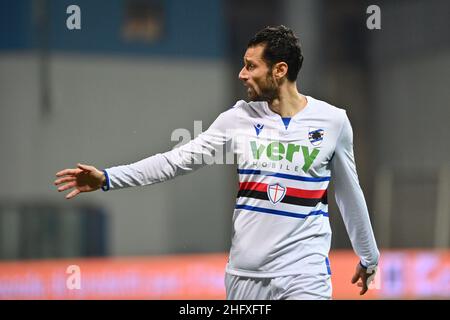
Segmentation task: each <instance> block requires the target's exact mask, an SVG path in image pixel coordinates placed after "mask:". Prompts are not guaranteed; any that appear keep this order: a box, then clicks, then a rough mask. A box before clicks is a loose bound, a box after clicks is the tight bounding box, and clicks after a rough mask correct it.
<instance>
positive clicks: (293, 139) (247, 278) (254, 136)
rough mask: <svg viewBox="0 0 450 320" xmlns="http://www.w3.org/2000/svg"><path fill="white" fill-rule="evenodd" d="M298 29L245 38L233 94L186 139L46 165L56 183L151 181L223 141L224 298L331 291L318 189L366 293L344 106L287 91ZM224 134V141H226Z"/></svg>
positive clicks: (367, 262) (357, 190)
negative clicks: (234, 184) (228, 215)
mask: <svg viewBox="0 0 450 320" xmlns="http://www.w3.org/2000/svg"><path fill="white" fill-rule="evenodd" d="M302 62H303V56H302V52H301V47H300V43H299V40H298V38H297V37H296V36H295V35H294V33H293V32H292V30H290V29H288V28H286V27H284V26H277V27H267V28H265V29H263V30H261V31H260V32H258V33H257V34H256V35H255V36H254V38H253V39H251V40H250V42H249V43H248V47H247V50H246V53H245V55H244V67H243V68H242V70H241V71H240V73H239V79H240V80H241V81H242V82H243V83H244V85H245V86H246V87H247V90H248V96H249V100H250V102H245V101H242V100H241V101H238V102H237V103H236V104H235V105H234V106H233V107H232V108H231V109H229V110H227V111H225V112H223V113H221V114H220V115H219V116H218V117H217V119H216V120H215V121H214V122H213V124H212V125H211V126H210V127H209V128H208V130H206V131H205V132H203V133H202V134H200V135H199V136H198V137H197V138H195V139H193V140H191V141H190V142H189V143H187V144H185V145H183V146H181V147H177V148H175V149H173V150H171V151H168V152H165V153H162V154H156V155H153V156H151V157H149V158H146V159H143V160H141V161H138V162H136V163H132V164H128V165H121V166H116V167H112V168H107V169H104V170H98V169H97V168H95V167H93V166H89V165H84V164H78V166H77V168H74V169H65V170H62V171H60V172H58V173H57V174H56V176H57V177H58V179H57V180H56V181H55V184H56V185H61V186H60V187H58V191H64V190H69V189H73V190H71V192H70V193H69V194H68V195H67V196H66V198H67V199H71V198H73V197H75V196H77V195H78V194H79V193H81V192H90V191H94V190H98V189H100V188H102V189H103V190H104V191H108V190H114V189H121V188H127V187H134V186H144V185H149V184H154V183H158V182H162V181H166V180H168V179H171V178H174V177H175V176H177V175H181V174H185V173H189V172H192V171H193V170H194V169H197V168H199V167H201V166H202V165H204V164H205V162H206V161H205V159H206V158H208V157H210V158H211V157H214V155H216V154H220V152H221V150H223V149H222V148H224V147H225V146H226V145H227V144H228V145H229V146H230V148H231V151H232V152H233V154H235V155H236V156H237V159H238V174H239V182H240V183H239V192H238V195H237V200H236V206H235V209H234V214H233V229H232V244H231V249H230V253H229V260H228V263H227V266H226V275H225V286H226V293H227V299H331V296H332V285H331V276H330V275H331V268H330V264H329V261H328V253H329V250H330V245H331V229H330V223H329V218H328V201H327V188H328V184H329V182H330V180H331V179H333V181H334V184H335V197H336V201H337V204H338V206H339V209H340V212H341V214H342V217H343V220H344V223H345V226H346V229H347V232H348V234H349V237H350V240H351V243H352V246H353V248H354V250H355V252H356V254H357V255H358V256H359V258H360V262H359V263H358V264H357V266H356V270H355V273H354V276H353V278H352V279H351V281H352V283H356V282H358V280H360V282H359V283H358V286H360V287H361V291H360V294H364V293H366V291H367V290H368V285H369V282H370V280H371V279H373V276H374V274H375V271H376V266H377V264H378V259H379V251H378V248H377V245H376V242H375V238H374V235H373V231H372V227H371V224H370V220H369V214H368V210H367V206H366V202H365V199H364V195H363V192H362V190H361V187H360V185H359V181H358V176H357V172H356V166H355V160H354V155H353V132H352V128H351V125H350V122H349V119H348V117H347V115H346V112H345V110H343V109H339V108H336V107H334V106H332V105H330V104H328V103H326V102H323V101H320V100H317V99H314V98H313V97H310V96H305V95H302V94H300V93H299V92H298V91H297V85H296V79H297V75H298V73H299V71H300V68H301V66H302ZM229 143H230V144H229Z"/></svg>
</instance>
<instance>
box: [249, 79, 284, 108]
mask: <svg viewBox="0 0 450 320" xmlns="http://www.w3.org/2000/svg"><path fill="white" fill-rule="evenodd" d="M259 90H260V92H256V91H255V90H254V89H253V88H251V87H248V90H247V94H248V97H249V99H250V100H251V101H267V102H268V103H271V102H272V101H273V100H275V99H278V97H279V92H278V84H277V83H276V82H275V80H274V79H273V78H272V77H270V76H269V75H267V76H266V78H265V80H264V82H263V83H261V84H260V85H259Z"/></svg>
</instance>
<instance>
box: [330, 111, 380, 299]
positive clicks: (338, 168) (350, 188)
mask: <svg viewBox="0 0 450 320" xmlns="http://www.w3.org/2000/svg"><path fill="white" fill-rule="evenodd" d="M331 170H332V177H333V180H334V186H335V197H336V202H337V205H338V207H339V210H340V212H341V215H342V218H343V220H344V224H345V227H346V229H347V232H348V234H349V237H350V241H351V243H352V246H353V249H354V250H355V252H356V254H357V255H358V256H359V258H360V259H361V262H360V264H358V265H357V267H356V271H355V274H354V276H353V279H352V283H356V281H358V280H359V279H361V280H362V283H359V286H361V287H362V290H361V292H360V294H364V293H366V291H367V288H368V284H369V283H368V282H370V280H371V279H373V276H374V275H375V271H374V272H371V271H372V269H373V266H376V265H377V264H378V259H379V256H380V253H379V251H378V248H377V244H376V242H375V237H374V235H373V231H372V226H371V223H370V219H369V212H368V209H367V205H366V201H365V199H364V194H363V192H362V190H361V187H360V185H359V180H358V174H357V172H356V164H355V158H354V154H353V131H352V127H351V125H350V121H349V120H348V118H347V115H345V119H344V122H343V125H342V129H341V133H340V136H339V139H338V141H337V144H336V150H335V153H334V156H333V159H332V160H331ZM367 280H369V281H367Z"/></svg>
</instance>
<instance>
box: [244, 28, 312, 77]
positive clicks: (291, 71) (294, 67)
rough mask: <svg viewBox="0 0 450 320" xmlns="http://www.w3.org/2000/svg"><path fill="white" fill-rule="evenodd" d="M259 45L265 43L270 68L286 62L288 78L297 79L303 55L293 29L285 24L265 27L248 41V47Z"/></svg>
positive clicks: (265, 58) (266, 60)
mask: <svg viewBox="0 0 450 320" xmlns="http://www.w3.org/2000/svg"><path fill="white" fill-rule="evenodd" d="M257 45H265V49H264V53H263V59H264V61H265V62H266V63H267V64H268V65H269V67H270V68H272V67H273V65H274V64H276V63H278V62H286V64H287V65H288V72H287V78H288V80H289V81H291V82H294V81H295V80H297V76H298V73H299V71H300V69H301V68H302V64H303V55H302V49H301V46H300V41H299V39H298V38H297V37H296V36H295V34H294V32H293V31H292V30H291V29H289V28H287V27H285V26H283V25H280V26H277V27H265V28H264V29H262V30H261V31H259V32H258V33H257V34H256V35H255V36H254V37H253V38H252V39H251V40H250V41H249V42H248V45H247V48H250V47H254V46H257Z"/></svg>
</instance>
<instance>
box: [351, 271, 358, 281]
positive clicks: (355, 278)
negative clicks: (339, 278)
mask: <svg viewBox="0 0 450 320" xmlns="http://www.w3.org/2000/svg"><path fill="white" fill-rule="evenodd" d="M358 279H359V272H355V274H354V275H353V278H352V283H353V284H354V283H356V281H358Z"/></svg>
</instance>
